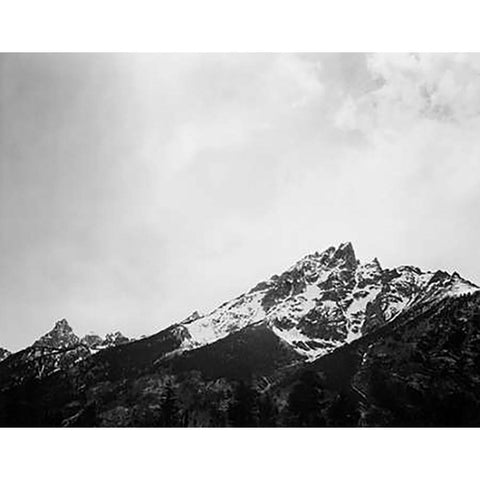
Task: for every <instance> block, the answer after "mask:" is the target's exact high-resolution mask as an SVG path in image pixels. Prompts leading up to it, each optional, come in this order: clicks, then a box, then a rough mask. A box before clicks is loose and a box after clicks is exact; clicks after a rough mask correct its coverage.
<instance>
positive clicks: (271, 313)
mask: <svg viewBox="0 0 480 480" xmlns="http://www.w3.org/2000/svg"><path fill="white" fill-rule="evenodd" d="M475 289H477V287H476V286H475V285H473V284H471V283H470V282H467V281H466V280H463V279H462V278H461V277H460V276H458V275H449V274H447V273H444V272H442V273H438V272H437V273H436V274H433V273H430V272H422V271H421V270H420V269H419V268H417V267H412V266H401V267H398V268H394V269H383V268H382V266H381V265H380V262H379V261H378V259H377V258H374V259H373V260H372V261H370V262H366V263H361V262H360V261H359V260H357V258H356V255H355V251H354V249H353V246H352V244H351V243H350V242H347V243H342V244H340V245H339V246H338V247H336V248H335V247H329V248H327V249H326V250H324V251H323V252H321V253H318V252H315V253H313V254H310V255H307V256H305V257H303V258H302V259H301V260H300V261H298V262H297V263H295V264H294V265H293V266H292V267H291V268H290V269H288V270H286V271H285V272H284V273H282V274H280V275H274V276H272V277H271V278H270V279H269V280H267V281H265V282H261V283H259V284H258V285H257V286H256V287H254V288H253V289H252V290H250V291H249V292H248V293H246V294H243V295H240V296H239V297H237V298H235V299H233V300H231V301H229V302H226V303H224V304H223V305H221V306H220V307H219V308H217V309H215V310H213V311H212V312H210V313H209V314H207V315H200V314H198V313H197V312H195V313H194V314H192V315H191V316H190V317H188V318H187V319H186V320H184V321H183V322H182V323H181V324H178V325H177V327H176V328H177V330H178V331H177V334H178V336H179V338H180V337H181V339H182V345H181V348H180V350H182V349H192V348H198V347H200V346H203V345H206V344H209V343H212V342H215V341H217V340H219V339H221V338H224V337H226V336H227V335H230V334H231V333H234V332H236V331H238V330H241V329H243V328H245V327H247V326H249V325H252V324H254V323H264V324H265V325H266V326H268V327H269V328H270V329H271V330H272V331H273V332H274V333H275V334H276V335H278V336H279V337H280V338H281V339H283V340H284V341H285V342H287V343H288V344H289V345H291V346H292V347H293V348H294V349H295V350H296V351H297V352H298V353H301V354H303V355H305V356H306V357H307V358H310V359H314V358H318V357H319V356H321V355H324V354H325V353H328V352H330V351H332V350H333V349H335V348H337V347H339V346H341V345H343V344H345V343H348V342H351V341H353V340H355V339H357V338H359V337H361V336H362V335H364V334H365V333H368V332H370V331H372V330H375V329H376V328H378V327H379V326H381V325H384V324H385V323H386V322H389V321H391V320H392V319H394V318H395V317H396V316H397V315H398V314H400V313H401V312H402V311H404V310H405V309H407V308H409V307H410V306H412V305H414V304H416V303H417V304H418V302H426V301H431V300H432V299H435V298H443V297H445V296H448V295H457V294H461V293H464V292H471V291H475Z"/></svg>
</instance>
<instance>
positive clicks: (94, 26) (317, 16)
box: [0, 0, 480, 480]
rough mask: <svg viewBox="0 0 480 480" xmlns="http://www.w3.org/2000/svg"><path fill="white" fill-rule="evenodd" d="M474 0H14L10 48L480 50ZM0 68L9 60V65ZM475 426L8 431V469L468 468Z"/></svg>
mask: <svg viewBox="0 0 480 480" xmlns="http://www.w3.org/2000/svg"><path fill="white" fill-rule="evenodd" d="M479 18H480V16H479V15H478V12H477V11H476V7H475V2H473V1H464V0H457V1H455V2H444V1H441V0H438V1H435V2H433V1H432V2H421V1H419V0H404V1H402V2H388V1H387V0H382V1H380V0H376V1H372V0H362V1H358V0H357V1H354V0H351V1H344V0H336V1H333V0H330V1H329V2H321V1H318V0H317V1H306V0H296V1H294V2H293V1H289V2H285V1H282V0H275V1H273V0H272V1H260V0H241V1H240V0H238V1H236V2H232V1H227V0H202V1H199V0H197V1H194V0H189V1H185V0H175V2H170V3H166V2H158V1H156V2H154V1H145V0H136V1H135V2H133V1H132V2H125V1H122V0H116V1H102V2H101V1H99V0H95V1H94V0H84V1H82V2H75V3H74V2H69V1H67V0H42V1H38V0H29V1H25V0H15V1H12V2H2V3H1V8H0V50H2V51H72V52H76V51H126V52H135V51H147V52H151V51H175V52H184V51H202V52H203V51H226V52H236V51H255V52H256V51H285V52H288V51H476V50H480V42H479V36H478V31H479V28H478V21H479V20H478V19H479ZM0 75H1V72H0ZM476 437H477V430H474V429H471V430H461V429H450V430H443V429H430V430H416V429H415V430H414V429H362V430H361V429H357V430H325V429H304V430H292V429H290V430H284V429H279V430H231V429H230V430H213V429H204V430H193V429H190V430H158V429H150V430H121V429H112V430H94V429H91V430H54V429H50V430H44V429H38V430H32V429H0V452H1V457H0V458H1V463H0V472H1V473H0V475H1V476H2V478H12V479H23V478H35V479H43V478H45V479H52V480H54V479H57V478H58V479H60V478H61V479H65V478H70V479H77V478H78V479H82V480H84V479H85V478H86V476H87V478H94V479H97V478H105V479H111V478H113V479H117V478H135V479H144V478H168V479H170V478H175V479H177V478H180V479H183V478H192V479H193V478H195V479H198V478H200V479H202V478H206V479H209V480H210V479H212V478H221V479H242V480H245V479H246V478H252V479H257V478H259V479H277V478H289V479H304V478H308V479H313V478H315V479H317V478H318V479H320V480H321V479H328V480H331V479H343V478H345V479H355V480H361V479H369V480H371V479H372V478H373V479H375V478H379V479H380V478H381V479H385V478H388V479H402V480H405V479H407V478H412V479H416V478H425V479H435V480H437V479H439V478H440V479H441V478H449V479H451V478H454V477H455V478H470V477H472V476H473V475H475V473H476V471H477V470H478V466H477V461H476V450H477V442H476V439H477V438H476Z"/></svg>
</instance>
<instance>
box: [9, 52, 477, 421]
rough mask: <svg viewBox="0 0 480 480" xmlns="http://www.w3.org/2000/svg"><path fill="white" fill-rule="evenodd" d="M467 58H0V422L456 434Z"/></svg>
mask: <svg viewBox="0 0 480 480" xmlns="http://www.w3.org/2000/svg"><path fill="white" fill-rule="evenodd" d="M479 128H480V55H479V54H465V53H385V54H383V53H318V54H317V53H144V54H142V53H124V54H122V53H104V54H102V53H63V54H61V53H5V54H2V55H0V169H1V174H0V231H1V236H0V252H1V269H0V343H1V349H0V360H1V361H0V425H1V426H3V427H185V428H188V427H326V428H329V427H478V426H480V289H479V287H478V285H480V250H479V248H478V239H479V235H480V215H479V213H478V212H479V203H480V140H479V135H478V133H479Z"/></svg>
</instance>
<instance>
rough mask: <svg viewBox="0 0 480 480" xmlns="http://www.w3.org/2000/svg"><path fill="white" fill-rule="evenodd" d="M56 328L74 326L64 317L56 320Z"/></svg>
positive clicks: (66, 328) (68, 328) (67, 328)
mask: <svg viewBox="0 0 480 480" xmlns="http://www.w3.org/2000/svg"><path fill="white" fill-rule="evenodd" d="M54 328H55V329H56V330H59V329H62V330H71V329H72V327H71V326H70V324H69V323H68V321H67V319H66V318H62V319H61V320H58V321H57V322H55V327H54Z"/></svg>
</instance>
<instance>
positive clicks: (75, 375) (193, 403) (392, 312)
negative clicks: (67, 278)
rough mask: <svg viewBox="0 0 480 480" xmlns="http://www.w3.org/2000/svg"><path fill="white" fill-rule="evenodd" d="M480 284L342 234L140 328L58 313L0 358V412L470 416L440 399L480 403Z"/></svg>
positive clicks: (18, 415)
mask: <svg viewBox="0 0 480 480" xmlns="http://www.w3.org/2000/svg"><path fill="white" fill-rule="evenodd" d="M478 291H479V290H478V288H477V287H476V286H475V285H473V284H472V283H470V282H468V281H467V280H464V279H462V278H461V277H460V276H459V275H458V274H453V275H450V274H448V273H445V272H441V271H438V272H436V273H432V272H422V271H421V270H420V269H418V268H416V267H411V266H403V267H398V268H394V269H383V268H382V267H381V265H380V263H379V261H378V260H377V259H374V260H372V261H371V262H367V263H362V262H360V261H359V260H358V259H357V258H356V255H355V252H354V250H353V247H352V245H351V244H349V243H346V244H342V245H340V246H339V247H337V248H333V247H330V248H328V249H327V250H325V251H324V252H322V253H314V254H312V255H308V256H306V257H305V258H303V259H301V260H300V261H299V262H297V263H296V264H295V265H293V266H292V267H291V268H290V269H288V270H287V271H286V272H284V273H282V274H281V275H274V276H273V277H271V278H270V279H269V280H267V281H265V282H262V283H259V284H258V285H257V286H255V287H254V288H252V289H251V290H250V291H249V292H247V293H245V294H243V295H241V296H239V297H237V298H235V299H233V300H231V301H229V302H226V303H224V304H223V305H221V306H220V307H219V308H217V309H215V310H214V311H212V312H210V313H209V314H207V315H202V314H199V313H198V312H195V313H194V314H192V315H191V316H190V317H189V318H187V319H186V320H185V321H183V322H181V323H179V324H175V325H172V326H171V327H169V328H167V329H165V330H163V331H161V332H159V333H158V334H156V335H153V336H151V337H147V338H144V339H142V340H138V341H134V342H128V339H126V338H125V337H123V336H122V335H121V334H119V333H117V334H114V335H110V336H107V337H106V338H105V339H101V338H100V337H98V336H96V335H94V334H91V335H87V336H85V337H84V338H83V339H79V338H78V337H77V336H76V335H75V334H74V333H73V331H72V329H71V328H70V326H69V325H68V323H67V322H66V321H65V320H61V321H59V322H57V324H56V325H55V328H54V329H53V330H52V331H51V332H49V333H48V334H46V335H44V336H43V337H42V338H41V339H39V340H38V341H37V342H35V343H34V344H33V345H32V347H29V348H28V349H26V350H23V351H22V352H18V353H16V354H14V355H11V356H10V357H8V358H7V359H6V360H4V361H2V362H1V363H0V392H1V393H0V423H1V424H4V425H18V424H22V425H64V426H75V425H76V426H82V425H83V426H85V425H104V426H153V425H157V426H180V425H181V426H222V425H232V426H247V425H250V426H272V425H298V426H321V425H331V426H339V425H400V424H404V425H410V424H412V425H418V424H421V423H422V422H424V424H432V425H437V424H466V423H468V422H470V423H475V422H476V421H477V420H476V416H475V414H474V413H465V418H463V417H462V418H459V417H455V416H452V415H453V414H452V412H451V408H450V407H448V406H445V405H443V403H442V402H443V401H444V400H445V402H447V403H448V402H450V403H448V404H449V405H450V404H451V402H454V400H455V399H457V401H462V402H464V403H463V404H464V406H465V412H473V408H474V407H476V406H477V401H476V398H477V390H476V389H477V386H476V382H477V380H476V373H475V368H476V362H477V359H476V346H477V338H476V337H477V331H476V328H477V327H476V323H477V321H478V305H479V304H480V302H479V298H480V294H479V293H478ZM479 338H480V337H479ZM459 355H460V356H459ZM458 362H460V363H458ZM462 362H464V363H462ZM462 371H463V372H464V373H462ZM382 372H383V374H382ZM439 372H443V373H442V375H443V377H441V375H440V373H439ZM465 372H466V373H465ZM382 375H383V377H382ZM442 378H443V380H442ZM445 382H446V383H445ZM432 388H434V390H435V391H436V392H437V393H438V398H433V397H432V394H429V393H428V392H429V391H430V390H431V389H432ZM379 392H380V393H379ZM381 392H388V393H385V395H386V397H385V398H384V397H382V393H381ZM419 392H420V393H419ZM446 392H450V393H448V395H447V393H446ZM466 392H470V393H468V395H467V393H466ZM442 395H446V396H445V397H443V396H442ZM449 395H450V396H449ZM462 395H463V396H462ZM464 395H466V397H464ZM467 397H468V398H467ZM478 397H479V398H480V393H479V395H478ZM395 398H398V399H401V401H400V400H398V402H396V403H395V402H394V401H393V400H392V399H395ZM305 399H309V400H308V401H307V400H305ZM389 399H390V400H389ZM389 402H390V403H389ZM422 402H423V403H422ZM428 402H430V403H432V402H433V404H434V405H437V407H436V408H437V410H438V412H437V413H435V414H427V412H426V405H427V404H428ZM435 402H437V403H435ZM402 405H404V406H405V408H406V409H407V410H408V411H405V408H403V407H402ZM442 405H443V406H442ZM442 408H443V410H442ZM449 408H450V410H449ZM442 412H443V413H442ZM435 415H436V416H435Z"/></svg>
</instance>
